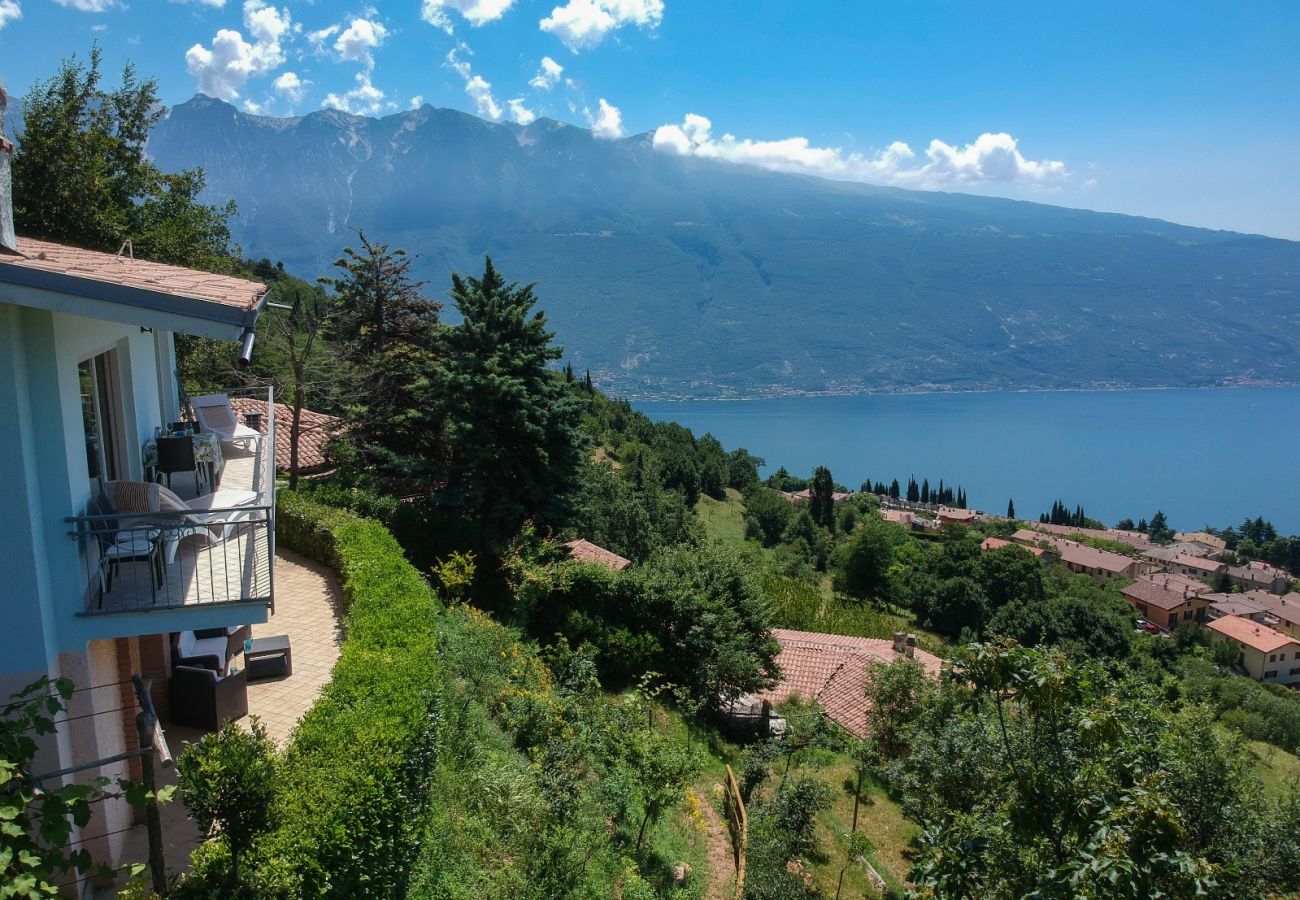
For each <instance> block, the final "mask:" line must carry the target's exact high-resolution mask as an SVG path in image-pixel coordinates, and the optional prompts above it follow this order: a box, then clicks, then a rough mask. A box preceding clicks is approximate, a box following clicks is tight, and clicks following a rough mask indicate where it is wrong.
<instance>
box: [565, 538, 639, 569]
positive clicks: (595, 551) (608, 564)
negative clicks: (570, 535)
mask: <svg viewBox="0 0 1300 900" xmlns="http://www.w3.org/2000/svg"><path fill="white" fill-rule="evenodd" d="M564 546H566V547H568V548H569V558H570V559H574V560H577V561H578V562H586V563H595V564H596V565H599V566H604V567H605V568H607V569H613V570H614V571H615V572H621V571H623V570H624V569H626V568H627V567H628V566H630V565H632V560H630V559H624V558H623V557H621V556H619V555H618V554H617V553H612V552H611V551H609V550H606V549H605V548H604V547H600V546H597V545H596V544H593V543H592V542H591V541H583V540H577V541H569V542H568V543H567V544H565V545H564Z"/></svg>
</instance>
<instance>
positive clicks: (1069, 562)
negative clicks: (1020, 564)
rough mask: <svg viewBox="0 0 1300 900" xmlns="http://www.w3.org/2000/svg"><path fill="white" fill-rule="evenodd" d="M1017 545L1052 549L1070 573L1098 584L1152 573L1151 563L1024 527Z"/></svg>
mask: <svg viewBox="0 0 1300 900" xmlns="http://www.w3.org/2000/svg"><path fill="white" fill-rule="evenodd" d="M1011 538H1012V540H1014V541H1015V542H1016V543H1019V544H1024V545H1026V546H1046V547H1049V548H1051V549H1052V550H1053V551H1054V552H1055V553H1056V554H1057V555H1058V556H1059V557H1060V560H1061V563H1062V564H1063V565H1065V567H1066V568H1068V569H1069V570H1070V571H1071V572H1076V573H1078V574H1081V575H1090V576H1092V577H1093V578H1095V579H1097V580H1098V581H1110V580H1112V579H1115V578H1137V577H1138V576H1139V575H1145V574H1146V573H1147V572H1149V571H1150V570H1151V566H1150V564H1149V563H1146V562H1143V561H1142V560H1140V559H1136V558H1134V557H1131V556H1124V555H1122V554H1119V553H1111V552H1110V551H1109V550H1097V549H1096V548H1094V547H1088V546H1086V545H1084V544H1080V543H1079V542H1077V541H1070V540H1066V539H1064V538H1059V537H1055V536H1053V535H1050V534H1043V533H1042V532H1039V531H1033V530H1031V529H1028V528H1021V529H1020V530H1019V531H1017V532H1016V533H1015V534H1013V535H1012V536H1011Z"/></svg>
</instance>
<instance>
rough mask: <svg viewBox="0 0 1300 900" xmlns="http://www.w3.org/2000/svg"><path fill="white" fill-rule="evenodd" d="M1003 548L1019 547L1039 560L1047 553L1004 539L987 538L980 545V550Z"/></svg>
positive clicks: (1039, 548) (1040, 549)
mask: <svg viewBox="0 0 1300 900" xmlns="http://www.w3.org/2000/svg"><path fill="white" fill-rule="evenodd" d="M1003 547H1019V548H1020V549H1021V550H1024V551H1027V552H1029V553H1032V554H1034V556H1037V557H1038V558H1039V559H1042V558H1043V557H1044V556H1047V555H1048V551H1046V550H1044V549H1043V548H1042V547H1035V546H1033V545H1031V544H1016V543H1013V542H1011V541H1008V540H1007V539H1006V538H1000V537H987V538H985V539H984V540H983V541H982V542H981V543H980V549H981V550H999V549H1001V548H1003Z"/></svg>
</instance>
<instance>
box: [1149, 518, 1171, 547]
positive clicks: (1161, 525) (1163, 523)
mask: <svg viewBox="0 0 1300 900" xmlns="http://www.w3.org/2000/svg"><path fill="white" fill-rule="evenodd" d="M1147 537H1149V538H1150V539H1151V542H1152V543H1154V544H1164V543H1168V542H1169V541H1171V540H1173V537H1174V533H1173V531H1172V530H1171V529H1170V528H1169V522H1168V520H1166V519H1165V514H1164V513H1163V512H1161V511H1160V510H1157V511H1156V514H1155V515H1154V516H1152V517H1151V522H1150V524H1148V525H1147Z"/></svg>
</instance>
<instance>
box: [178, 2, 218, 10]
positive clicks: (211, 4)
mask: <svg viewBox="0 0 1300 900" xmlns="http://www.w3.org/2000/svg"><path fill="white" fill-rule="evenodd" d="M171 2H172V3H183V4H190V3H197V4H199V5H200V6H211V7H213V8H214V9H221V8H222V7H223V6H225V5H226V0H171Z"/></svg>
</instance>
